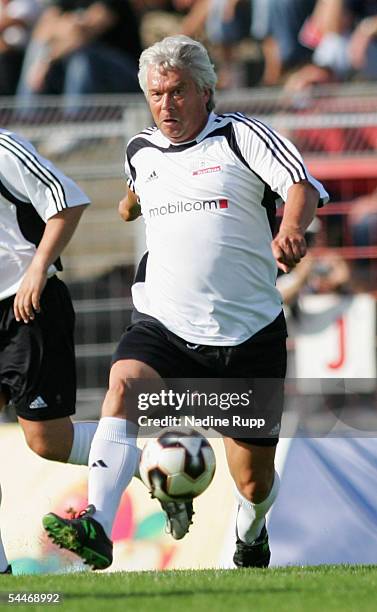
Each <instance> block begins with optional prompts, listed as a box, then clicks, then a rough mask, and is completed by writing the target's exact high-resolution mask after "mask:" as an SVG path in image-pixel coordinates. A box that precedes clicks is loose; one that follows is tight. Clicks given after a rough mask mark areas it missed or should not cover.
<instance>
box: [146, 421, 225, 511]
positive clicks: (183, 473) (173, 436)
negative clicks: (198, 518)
mask: <svg viewBox="0 0 377 612" xmlns="http://www.w3.org/2000/svg"><path fill="white" fill-rule="evenodd" d="M215 469H216V458H215V453H214V452H213V449H212V447H211V445H210V443H209V442H208V440H207V438H205V437H204V436H202V435H201V434H200V433H198V432H197V431H190V432H188V433H184V432H181V431H167V432H165V433H162V434H161V435H160V436H159V437H158V438H157V439H155V440H149V441H148V442H147V443H146V445H145V446H144V449H143V452H142V455H141V459H140V466H139V470H140V476H141V478H142V480H143V482H144V484H145V485H146V486H147V487H148V489H149V490H150V492H151V493H152V496H153V497H157V498H158V499H159V500H161V501H185V500H189V499H192V498H193V497H197V495H200V494H201V493H203V491H204V490H205V489H206V488H207V487H208V485H209V484H210V482H211V480H212V478H213V476H214V473H215Z"/></svg>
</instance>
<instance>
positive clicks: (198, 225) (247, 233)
mask: <svg viewBox="0 0 377 612" xmlns="http://www.w3.org/2000/svg"><path fill="white" fill-rule="evenodd" d="M125 167H126V174H127V175H128V178H129V180H128V185H129V187H130V188H131V189H132V190H133V191H134V192H135V193H136V194H137V196H138V197H139V198H140V205H141V211H142V214H143V218H144V221H145V225H146V242H147V248H148V253H149V254H148V260H147V265H146V271H145V280H144V282H136V283H135V284H134V286H133V288H132V295H133V301H134V305H135V308H136V309H137V310H138V311H139V312H142V313H145V314H147V315H149V316H152V317H155V318H156V319H158V320H159V321H161V323H163V325H165V327H167V328H168V329H169V330H170V331H172V332H174V333H175V334H177V335H178V336H180V337H181V338H183V339H184V340H186V341H187V342H190V343H194V344H208V345H223V346H234V345H237V344H240V343H241V342H243V341H245V340H247V339H248V338H250V337H251V336H253V335H254V334H255V333H256V332H258V331H259V330H261V329H262V328H263V327H265V326H266V325H268V324H269V323H271V322H272V321H273V320H274V319H275V318H276V317H277V316H278V315H279V313H280V312H281V309H282V304H281V297H280V294H279V292H278V290H277V289H276V286H275V283H276V275H277V266H276V262H275V259H274V257H273V255H272V251H271V240H272V230H271V227H272V223H273V218H274V215H275V210H276V204H277V202H278V201H279V200H280V201H285V200H286V198H287V193H288V189H289V188H290V187H291V185H293V184H294V183H297V182H299V181H301V180H304V179H306V180H309V181H310V182H311V183H313V184H314V185H315V187H316V188H317V189H318V191H319V196H320V200H322V203H323V202H324V201H326V200H327V199H328V196H327V193H326V191H325V190H324V188H323V187H322V185H321V184H320V183H318V182H317V181H316V180H315V179H313V178H312V177H311V176H310V174H309V173H308V171H307V170H306V168H305V166H304V163H303V161H302V158H301V156H300V154H299V153H298V151H297V149H296V148H295V147H294V146H293V145H292V144H291V143H290V142H289V141H288V140H286V139H285V138H282V137H281V136H279V135H278V134H277V133H276V132H274V131H273V130H272V129H270V128H269V127H267V126H266V125H264V124H263V123H261V122H260V121H258V120H257V119H250V118H248V117H246V116H245V115H242V114H241V113H235V114H225V115H216V114H214V113H211V115H210V116H209V119H208V123H207V125H206V126H205V128H204V129H203V130H202V132H201V133H200V134H199V135H198V136H197V137H196V139H195V140H194V141H191V142H188V143H182V144H173V143H171V142H170V141H169V140H168V139H167V138H166V137H165V136H164V135H163V134H162V133H161V132H160V130H158V129H157V128H150V129H147V130H144V131H143V132H141V133H140V134H138V135H137V136H135V137H134V138H133V139H131V140H130V142H129V143H128V146H127V154H126V165H125Z"/></svg>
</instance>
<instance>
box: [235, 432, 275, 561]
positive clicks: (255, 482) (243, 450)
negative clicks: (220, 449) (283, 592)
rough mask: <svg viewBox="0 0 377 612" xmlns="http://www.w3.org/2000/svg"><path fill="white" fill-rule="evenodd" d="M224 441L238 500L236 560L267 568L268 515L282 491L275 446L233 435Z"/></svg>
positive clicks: (268, 557)
mask: <svg viewBox="0 0 377 612" xmlns="http://www.w3.org/2000/svg"><path fill="white" fill-rule="evenodd" d="M224 444H225V450H226V456H227V461H228V465H229V470H230V473H231V475H232V478H233V480H234V484H235V493H236V499H237V502H238V512H237V524H236V535H237V550H236V553H235V555H234V562H235V564H236V565H237V566H239V567H267V566H268V564H269V560H270V550H269V545H268V536H267V531H266V528H265V517H266V514H267V512H268V510H269V509H270V508H271V506H272V504H273V503H274V501H275V499H276V496H277V494H278V491H279V477H278V474H277V473H276V472H275V467H274V457H275V450H276V446H275V445H273V446H271V445H270V446H264V445H259V444H246V443H244V442H242V441H240V440H233V439H231V438H224Z"/></svg>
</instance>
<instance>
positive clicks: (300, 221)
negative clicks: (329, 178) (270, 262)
mask: <svg viewBox="0 0 377 612" xmlns="http://www.w3.org/2000/svg"><path fill="white" fill-rule="evenodd" d="M318 200H319V193H318V191H317V189H316V188H315V187H314V186H313V185H312V184H311V183H309V181H306V180H305V181H300V182H298V183H295V184H294V185H292V186H291V187H290V188H289V189H288V197H287V201H286V203H285V206H284V214H283V219H282V221H281V224H280V229H279V233H278V234H277V236H276V237H275V238H274V239H273V241H272V242H271V248H272V253H273V256H274V257H275V259H276V262H277V265H278V268H280V270H283V272H289V271H290V270H292V268H294V267H295V265H296V264H298V262H299V261H300V260H301V259H302V258H303V257H304V255H305V253H306V241H305V238H304V234H305V230H306V228H307V227H308V225H309V223H310V222H311V221H312V219H313V217H314V214H315V211H316V209H317V205H318Z"/></svg>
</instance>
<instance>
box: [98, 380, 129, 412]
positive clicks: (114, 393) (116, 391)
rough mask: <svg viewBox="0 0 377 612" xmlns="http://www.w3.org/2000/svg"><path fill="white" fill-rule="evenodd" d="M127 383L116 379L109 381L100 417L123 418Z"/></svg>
mask: <svg viewBox="0 0 377 612" xmlns="http://www.w3.org/2000/svg"><path fill="white" fill-rule="evenodd" d="M126 392H127V383H126V381H125V380H122V379H116V380H113V381H111V383H110V386H109V389H108V391H107V393H106V397H105V401H104V405H103V409H102V415H103V416H124V415H125V413H126V401H125V400H126Z"/></svg>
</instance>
